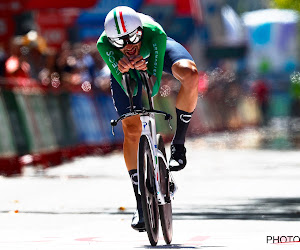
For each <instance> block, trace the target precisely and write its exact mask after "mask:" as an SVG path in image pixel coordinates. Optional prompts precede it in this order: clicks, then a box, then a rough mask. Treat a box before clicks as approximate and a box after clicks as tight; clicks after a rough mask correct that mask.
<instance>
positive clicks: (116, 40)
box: [108, 28, 143, 49]
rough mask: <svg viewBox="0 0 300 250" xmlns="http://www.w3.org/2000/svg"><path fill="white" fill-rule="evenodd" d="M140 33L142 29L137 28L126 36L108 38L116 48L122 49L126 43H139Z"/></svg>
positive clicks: (141, 33)
mask: <svg viewBox="0 0 300 250" xmlns="http://www.w3.org/2000/svg"><path fill="white" fill-rule="evenodd" d="M142 35H143V32H142V29H141V28H137V29H135V30H134V31H133V32H131V33H129V34H128V35H126V36H122V37H109V38H108V40H109V42H110V43H111V44H112V45H113V46H115V47H116V48H119V49H122V48H124V47H125V46H126V44H136V43H139V42H140V41H141V40H142Z"/></svg>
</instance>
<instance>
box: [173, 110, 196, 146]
mask: <svg viewBox="0 0 300 250" xmlns="http://www.w3.org/2000/svg"><path fill="white" fill-rule="evenodd" d="M176 114H177V128H176V133H175V135H174V138H173V141H172V144H182V145H183V144H184V142H185V135H186V131H187V129H188V127H189V124H190V120H191V118H192V114H193V112H191V113H189V112H186V111H183V110H180V109H177V108H176Z"/></svg>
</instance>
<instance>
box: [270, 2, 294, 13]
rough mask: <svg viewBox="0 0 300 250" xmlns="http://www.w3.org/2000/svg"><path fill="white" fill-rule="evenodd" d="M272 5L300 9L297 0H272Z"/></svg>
mask: <svg viewBox="0 0 300 250" xmlns="http://www.w3.org/2000/svg"><path fill="white" fill-rule="evenodd" d="M272 2H273V4H274V7H277V8H280V9H292V10H297V11H300V1H299V0H272Z"/></svg>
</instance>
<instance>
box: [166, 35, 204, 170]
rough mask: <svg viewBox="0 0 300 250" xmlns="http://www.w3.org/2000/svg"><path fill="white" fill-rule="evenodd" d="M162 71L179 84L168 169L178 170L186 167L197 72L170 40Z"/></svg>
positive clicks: (193, 65)
mask: <svg viewBox="0 0 300 250" xmlns="http://www.w3.org/2000/svg"><path fill="white" fill-rule="evenodd" d="M164 71H165V72H168V73H171V74H172V75H173V76H174V77H175V78H176V79H178V80H179V81H180V83H181V87H180V91H179V93H178V95H177V98H176V114H177V128H176V133H175V135H174V138H173V140H172V145H171V159H170V169H171V170H173V171H176V170H180V169H182V168H184V167H185V165H186V157H185V152H186V150H185V147H184V143H185V136H186V132H187V129H188V125H189V122H190V119H191V117H192V114H193V111H194V109H195V107H196V104H197V99H198V81H199V76H198V71H197V67H196V64H195V62H194V60H193V58H192V56H191V55H190V54H189V52H188V51H187V50H186V49H185V48H184V47H183V46H182V45H181V44H179V43H178V42H176V41H174V40H173V39H171V38H168V40H167V49H166V54H165V62H164Z"/></svg>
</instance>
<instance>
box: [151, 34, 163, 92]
mask: <svg viewBox="0 0 300 250" xmlns="http://www.w3.org/2000/svg"><path fill="white" fill-rule="evenodd" d="M166 42H167V35H166V33H165V32H164V31H163V29H162V28H161V29H157V28H156V30H155V32H152V37H151V39H150V42H149V47H150V56H149V59H148V71H149V73H150V74H151V75H154V76H156V78H157V80H156V82H155V85H154V87H153V96H154V95H156V94H157V92H158V90H159V86H160V81H161V77H162V72H163V67H164V56H165V52H166Z"/></svg>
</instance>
